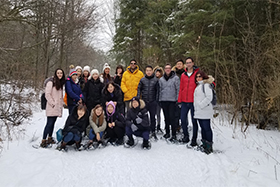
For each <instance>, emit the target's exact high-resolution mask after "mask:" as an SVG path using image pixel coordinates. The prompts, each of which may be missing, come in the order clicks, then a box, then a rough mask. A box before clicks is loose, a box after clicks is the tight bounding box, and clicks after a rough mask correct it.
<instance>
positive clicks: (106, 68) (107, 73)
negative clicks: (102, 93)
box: [100, 63, 113, 85]
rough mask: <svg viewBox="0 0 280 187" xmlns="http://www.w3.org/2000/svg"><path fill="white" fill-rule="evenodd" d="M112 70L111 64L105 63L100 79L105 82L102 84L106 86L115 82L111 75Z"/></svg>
mask: <svg viewBox="0 0 280 187" xmlns="http://www.w3.org/2000/svg"><path fill="white" fill-rule="evenodd" d="M110 70H111V67H110V66H109V64H108V63H105V64H104V66H103V73H102V74H101V75H100V77H101V78H102V79H101V80H103V81H102V82H103V83H104V85H106V84H107V83H108V82H110V81H113V78H112V77H111V75H110Z"/></svg>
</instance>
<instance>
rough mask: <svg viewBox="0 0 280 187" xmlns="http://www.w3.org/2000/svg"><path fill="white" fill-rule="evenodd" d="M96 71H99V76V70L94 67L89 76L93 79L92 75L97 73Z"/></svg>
mask: <svg viewBox="0 0 280 187" xmlns="http://www.w3.org/2000/svg"><path fill="white" fill-rule="evenodd" d="M95 73H97V75H98V76H99V72H98V70H97V69H93V70H91V72H90V76H89V78H88V79H91V77H92V75H93V74H95Z"/></svg>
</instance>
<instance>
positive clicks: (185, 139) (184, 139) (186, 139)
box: [179, 136, 190, 144]
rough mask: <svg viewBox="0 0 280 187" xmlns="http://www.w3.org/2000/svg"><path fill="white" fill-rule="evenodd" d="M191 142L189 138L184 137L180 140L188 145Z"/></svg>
mask: <svg viewBox="0 0 280 187" xmlns="http://www.w3.org/2000/svg"><path fill="white" fill-rule="evenodd" d="M189 141H190V139H189V137H188V136H184V137H183V138H181V139H179V142H180V143H182V144H186V143H188V142H189Z"/></svg>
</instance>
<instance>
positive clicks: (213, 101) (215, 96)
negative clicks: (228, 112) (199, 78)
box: [202, 83, 217, 106]
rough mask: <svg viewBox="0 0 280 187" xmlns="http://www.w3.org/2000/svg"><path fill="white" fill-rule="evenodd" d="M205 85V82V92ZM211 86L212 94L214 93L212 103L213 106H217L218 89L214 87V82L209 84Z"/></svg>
mask: <svg viewBox="0 0 280 187" xmlns="http://www.w3.org/2000/svg"><path fill="white" fill-rule="evenodd" d="M204 85H205V84H203V86H202V90H203V93H205V87H204ZM209 87H210V89H211V90H212V95H213V97H212V100H211V104H212V105H213V106H215V105H216V104H217V94H216V90H215V89H214V87H215V86H214V84H213V83H212V84H210V85H209Z"/></svg>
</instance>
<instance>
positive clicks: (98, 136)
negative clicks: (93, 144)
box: [96, 133, 100, 141]
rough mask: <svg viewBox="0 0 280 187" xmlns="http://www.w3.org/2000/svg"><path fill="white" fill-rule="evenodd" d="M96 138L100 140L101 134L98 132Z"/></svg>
mask: <svg viewBox="0 0 280 187" xmlns="http://www.w3.org/2000/svg"><path fill="white" fill-rule="evenodd" d="M96 140H97V141H100V134H99V133H96Z"/></svg>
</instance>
